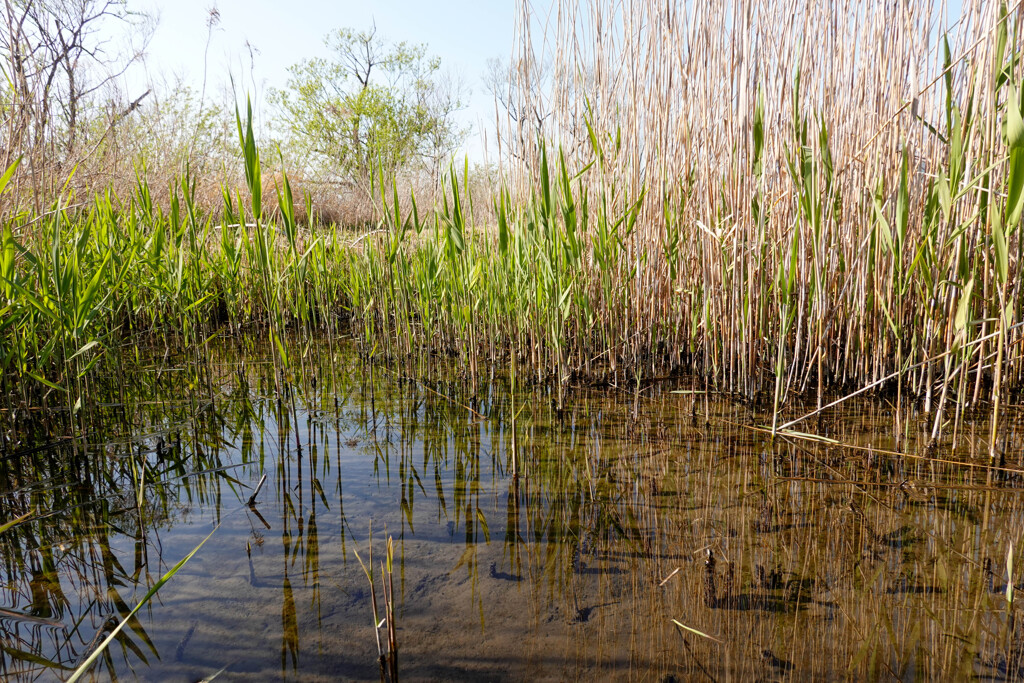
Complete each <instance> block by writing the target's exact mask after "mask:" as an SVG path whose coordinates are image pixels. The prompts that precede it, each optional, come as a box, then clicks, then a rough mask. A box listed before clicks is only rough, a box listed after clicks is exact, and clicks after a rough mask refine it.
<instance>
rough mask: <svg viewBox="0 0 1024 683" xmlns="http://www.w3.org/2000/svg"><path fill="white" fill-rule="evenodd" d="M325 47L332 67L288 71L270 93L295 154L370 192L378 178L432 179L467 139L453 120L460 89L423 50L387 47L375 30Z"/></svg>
mask: <svg viewBox="0 0 1024 683" xmlns="http://www.w3.org/2000/svg"><path fill="white" fill-rule="evenodd" d="M325 42H326V44H327V46H328V47H329V48H330V49H331V51H332V53H333V54H332V57H331V58H330V59H309V60H306V61H303V62H301V63H299V64H295V65H293V66H292V67H290V68H289V74H290V75H289V79H288V86H287V88H286V89H284V90H274V91H271V93H270V100H271V102H272V103H273V104H275V105H276V106H277V107H278V109H279V112H280V117H281V120H282V122H283V123H284V125H285V127H286V130H287V133H288V134H289V137H290V140H291V142H292V143H293V145H294V146H295V147H296V148H297V149H296V151H297V152H299V153H302V154H304V155H305V158H307V159H308V160H309V161H310V163H311V164H313V165H319V166H320V168H319V169H317V170H321V171H325V172H326V173H327V174H328V175H332V176H335V177H336V178H337V179H339V180H342V181H345V182H352V183H355V184H356V185H357V186H358V187H360V188H361V189H363V190H364V191H367V192H369V191H370V188H371V185H372V180H373V178H374V176H375V174H376V173H377V171H378V170H380V171H383V172H384V173H385V174H386V175H394V174H398V173H400V172H403V171H416V170H420V171H422V170H425V171H427V172H430V173H432V174H435V175H436V174H437V172H438V169H439V168H440V166H441V164H442V163H444V162H445V161H446V160H447V158H448V157H449V156H450V154H451V153H452V152H453V151H454V148H455V146H456V145H457V144H458V143H459V142H460V141H461V139H462V137H463V135H464V131H462V130H460V129H459V127H458V126H457V125H456V123H455V121H454V119H453V114H454V112H455V111H457V110H458V109H459V108H460V107H461V103H460V101H459V94H460V93H459V90H460V88H459V87H458V85H457V84H455V83H453V82H452V81H451V80H450V79H448V78H447V77H446V76H445V75H444V74H443V73H442V71H441V62H440V59H438V58H437V57H431V56H428V54H427V48H426V45H410V44H408V43H405V42H401V43H395V44H389V43H387V42H385V41H384V40H383V39H382V38H380V37H378V36H377V34H376V28H374V29H372V30H370V31H361V32H356V31H352V30H350V29H340V30H338V31H336V32H334V33H332V34H330V35H328V36H327V38H326V40H325Z"/></svg>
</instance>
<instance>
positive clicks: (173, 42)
mask: <svg viewBox="0 0 1024 683" xmlns="http://www.w3.org/2000/svg"><path fill="white" fill-rule="evenodd" d="M214 5H216V7H217V9H218V10H219V11H220V24H219V26H218V27H217V29H216V30H215V31H214V34H213V38H212V41H211V43H210V49H209V57H208V59H207V60H206V63H207V71H208V79H207V90H208V91H214V90H215V89H217V88H219V87H221V86H222V85H224V84H226V83H228V75H229V73H230V74H232V75H234V77H235V80H236V82H238V81H239V80H241V81H242V82H241V83H240V84H239V85H240V87H241V88H242V89H243V91H252V90H253V89H254V88H255V89H256V90H257V93H256V95H257V98H260V97H262V96H263V95H264V94H265V91H266V89H267V88H268V87H283V86H284V85H285V81H286V79H287V73H286V69H287V67H288V66H289V65H291V64H295V63H297V62H300V61H302V60H303V59H307V58H310V57H316V56H327V55H328V54H329V52H328V50H327V48H326V47H325V46H324V42H323V39H324V36H325V35H326V34H327V33H329V32H331V31H333V30H334V29H337V28H341V27H349V28H353V29H356V30H363V29H369V28H370V27H371V26H372V25H373V24H374V23H376V26H377V32H378V35H380V36H382V37H385V38H386V39H388V40H390V41H394V42H397V41H403V40H404V41H408V42H412V43H426V44H427V46H428V51H429V52H430V53H431V54H434V55H437V56H438V57H440V58H441V61H442V66H443V68H446V69H448V70H450V71H451V72H452V73H453V74H455V75H458V76H459V77H461V79H462V81H463V84H464V86H465V92H466V93H467V95H468V101H467V107H466V109H465V110H464V111H462V112H460V114H459V117H460V120H461V121H462V123H463V124H464V125H471V126H472V127H473V131H474V132H473V134H471V136H470V139H469V140H467V144H466V150H465V151H466V152H467V153H468V154H469V155H470V157H471V158H472V159H473V160H480V159H481V158H482V149H481V143H480V142H479V140H478V135H477V134H478V133H479V132H480V131H481V130H483V129H485V128H486V129H493V123H492V121H493V119H494V100H493V98H492V97H491V96H490V95H489V94H488V93H487V92H486V91H485V89H484V85H483V80H482V76H483V73H484V71H485V68H486V61H487V59H488V58H490V57H499V58H501V59H503V60H504V61H506V62H507V61H508V59H509V56H510V54H511V51H512V47H513V39H514V28H515V21H514V19H515V0H475V1H474V0H444V1H443V2H429V1H426V0H418V1H414V0H362V1H357V0H340V1H336V2H329V1H328V0H177V1H175V2H168V1H167V0H144V1H143V2H140V3H139V7H140V8H145V9H146V11H150V12H153V13H157V14H159V16H160V22H159V24H158V26H157V29H156V32H155V34H154V36H153V40H152V42H151V43H150V45H149V48H148V50H147V58H146V64H145V66H144V67H143V68H140V69H138V70H136V72H135V73H134V75H132V77H131V80H132V81H134V82H135V83H137V84H138V83H141V82H142V81H143V80H144V79H146V78H152V79H158V78H160V77H161V75H164V76H166V75H171V74H173V75H180V76H182V77H184V78H186V79H187V80H188V81H189V82H192V83H194V84H195V87H196V89H197V90H198V88H199V86H200V84H201V82H202V78H203V63H204V59H203V55H204V51H205V50H206V39H207V28H206V22H207V18H208V16H209V9H210V8H211V7H213V6H214ZM247 42H248V44H249V45H251V46H252V47H253V48H254V52H253V56H252V60H250V52H249V50H248V49H247V47H246V43H247ZM251 66H254V67H255V68H254V69H253V68H251ZM253 77H254V78H255V83H253V80H252V78H253ZM128 94H129V96H131V95H132V93H131V92H129V93H128ZM489 140H490V144H491V145H493V134H490V133H489ZM492 154H493V153H492Z"/></svg>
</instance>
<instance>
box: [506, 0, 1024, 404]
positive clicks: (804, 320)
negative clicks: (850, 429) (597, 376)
mask: <svg viewBox="0 0 1024 683" xmlns="http://www.w3.org/2000/svg"><path fill="white" fill-rule="evenodd" d="M520 7H521V13H520V19H519V22H518V32H519V41H518V47H517V49H516V51H515V53H514V55H513V62H512V69H511V74H510V86H509V93H508V98H509V99H510V100H511V101H512V102H513V106H511V107H509V108H508V113H509V116H508V117H507V120H503V119H500V120H499V126H500V128H501V130H502V131H503V135H502V138H501V145H502V153H503V155H504V158H506V159H507V160H508V161H509V162H510V163H509V166H508V175H507V180H508V182H509V185H510V187H511V188H512V192H513V195H514V197H515V199H514V200H513V201H514V202H518V203H523V202H526V201H528V200H527V197H529V196H532V195H534V194H535V193H536V189H537V187H538V184H541V185H543V181H542V180H540V181H539V180H538V179H540V178H541V177H542V175H543V174H544V173H545V172H546V171H547V167H548V165H549V164H548V159H546V157H547V153H546V148H547V150H549V149H550V148H551V146H552V145H555V144H557V145H558V146H559V148H560V149H561V150H562V151H563V153H564V155H565V158H566V164H567V166H568V167H569V168H570V169H571V170H576V171H578V172H580V173H581V177H580V182H579V185H580V191H579V193H578V194H580V195H582V194H583V193H584V192H589V193H590V196H591V197H594V196H595V195H596V194H598V193H599V194H600V196H602V198H603V199H606V198H607V193H608V191H609V188H614V189H616V190H618V197H617V199H618V202H613V205H614V206H616V208H617V210H618V211H619V213H620V214H622V213H625V207H626V206H628V202H629V201H631V200H636V199H639V198H641V197H643V201H642V203H641V206H640V207H639V210H638V216H637V226H638V227H637V229H636V230H635V231H634V232H633V233H631V235H630V238H629V239H627V240H626V241H625V242H624V243H623V247H622V258H623V264H624V265H626V267H628V268H635V269H636V272H635V273H632V282H631V283H630V286H625V284H624V283H621V281H620V284H621V286H620V290H619V291H620V294H621V296H622V297H623V298H622V301H621V302H619V304H618V306H617V308H616V312H615V315H616V316H617V317H618V318H619V319H620V320H622V321H627V322H628V325H629V327H630V330H631V332H632V335H633V338H634V339H633V341H632V343H631V344H630V346H631V347H632V348H633V349H635V351H634V352H633V353H631V354H628V355H632V356H636V355H639V354H641V353H643V352H649V351H651V350H653V349H655V348H659V345H661V344H665V345H666V346H667V347H668V348H670V349H687V350H689V351H690V352H691V353H692V359H693V362H694V364H695V365H696V366H697V367H698V368H699V369H700V370H701V371H702V372H704V373H706V374H708V375H710V376H712V377H714V378H715V379H716V380H718V381H719V382H721V383H722V384H723V385H724V386H727V387H729V388H732V389H734V390H737V391H741V392H743V393H745V394H747V395H755V394H757V393H758V392H759V391H763V390H766V389H767V390H769V391H772V392H773V393H774V394H775V395H776V397H781V396H784V395H785V394H786V393H787V391H788V390H789V389H791V388H796V389H799V390H811V391H814V392H816V394H817V396H818V400H819V405H820V403H821V400H822V395H823V393H824V391H825V389H826V387H828V386H829V385H830V384H840V385H845V384H851V385H863V384H867V383H870V382H873V381H876V380H878V379H879V378H881V377H883V376H885V375H887V374H889V373H890V372H892V371H893V370H900V369H910V368H912V369H913V370H912V371H908V372H906V373H901V374H900V375H899V377H898V380H897V382H896V385H897V386H896V388H897V391H906V392H913V393H914V394H917V395H920V396H922V397H924V398H925V399H926V400H927V401H928V404H929V406H930V407H932V406H935V405H936V404H939V405H942V404H944V403H945V402H946V401H948V400H949V399H950V398H954V397H955V398H958V399H961V402H963V403H966V402H968V401H971V400H977V399H978V398H979V397H981V396H983V395H984V392H985V390H986V389H990V390H991V394H988V395H991V396H993V397H998V396H999V395H1000V393H1001V392H1000V388H1001V387H1003V386H1004V385H1005V384H1006V383H1011V384H1013V385H1018V384H1019V382H1020V372H1021V367H1020V363H1019V362H1017V359H1019V353H1020V352H1019V342H1020V339H1021V330H1020V327H1018V324H1019V322H1020V321H1021V300H1022V290H1021V285H1020V282H1019V277H1018V273H1019V267H1020V266H1019V261H1020V253H1021V252H1020V250H1021V246H1020V245H1021V241H1020V234H1019V225H1020V218H1021V208H1022V199H1024V194H1022V190H1021V187H1022V185H1021V183H1022V182H1024V167H1022V164H1024V153H1022V149H1024V147H1022V142H1024V140H1022V138H1021V137H1020V134H1021V131H1022V129H1021V128H1020V123H1021V114H1020V108H1021V91H1022V88H1021V77H1022V73H1024V72H1022V70H1021V65H1020V61H1021V60H1020V45H1021V38H1020V18H1021V10H1020V3H1013V4H1012V5H1009V6H1008V5H1007V3H1005V2H993V1H983V0H978V1H973V2H972V1H970V0H968V1H967V2H964V3H963V13H962V15H961V16H960V17H959V18H954V21H953V22H947V20H946V18H945V15H946V5H945V3H944V2H929V3H896V4H892V3H867V4H864V3H857V2H840V3H806V2H798V1H784V2H775V3H759V2H754V1H752V0H737V1H736V2H731V3H718V4H707V3H704V4H692V3H683V2H669V3H660V2H648V1H646V0H636V1H632V2H623V3H619V2H591V3H581V2H575V1H573V0H566V1H564V2H560V3H557V5H556V6H555V7H554V8H553V9H552V10H551V12H550V13H549V14H543V13H539V12H538V11H536V10H535V9H534V6H533V5H532V4H531V3H525V2H524V3H521V5H520ZM947 23H951V25H949V26H947ZM591 203H592V204H594V203H595V202H591ZM591 237H592V238H591V240H589V243H590V245H591V249H590V250H589V251H590V253H591V254H592V256H591V257H590V258H589V259H585V260H588V261H590V263H591V264H593V265H592V267H591V268H590V269H588V270H590V271H591V272H592V273H593V274H592V275H590V276H589V277H588V278H587V279H589V280H591V281H597V280H599V279H600V277H601V274H603V273H604V272H606V268H605V267H604V265H603V264H601V265H598V263H600V259H599V258H597V251H598V248H597V246H596V245H595V243H596V242H597V239H596V235H593V233H592V235H591ZM992 332H998V334H996V335H994V336H992V337H989V336H988V335H990V334H991V333H992ZM982 338H986V341H983V342H979V343H978V344H974V345H971V346H970V347H968V346H967V345H968V344H970V342H972V341H974V340H979V339H982ZM609 348H611V345H609ZM951 348H959V349H963V352H961V353H958V354H953V355H952V356H945V357H943V360H937V361H929V359H934V358H937V357H939V356H940V354H942V353H943V352H945V351H947V350H949V349H951ZM968 348H969V351H968V350H967V349H968ZM1008 350H1010V353H1011V355H1012V356H1013V357H1009V356H1006V355H1005V354H1006V353H1007V352H1008ZM997 400H998V398H997Z"/></svg>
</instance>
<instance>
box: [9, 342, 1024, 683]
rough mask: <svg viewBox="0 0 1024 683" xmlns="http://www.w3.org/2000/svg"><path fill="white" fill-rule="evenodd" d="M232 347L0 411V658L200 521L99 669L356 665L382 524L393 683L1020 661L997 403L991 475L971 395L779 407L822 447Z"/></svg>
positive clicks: (1017, 482) (122, 598) (157, 563)
mask: <svg viewBox="0 0 1024 683" xmlns="http://www.w3.org/2000/svg"><path fill="white" fill-rule="evenodd" d="M261 353H262V352H261V351H260V349H258V348H256V349H254V348H245V349H238V348H233V347H232V345H231V344H227V345H225V347H223V348H220V349H218V350H216V351H209V352H203V353H202V354H200V353H199V352H194V353H191V354H189V353H186V354H183V355H180V356H177V357H175V356H173V355H171V354H165V353H164V350H163V348H162V347H161V348H159V349H154V350H153V353H152V357H151V358H150V359H149V360H145V359H142V360H140V361H139V363H138V366H137V367H136V368H135V369H130V370H125V372H124V373H123V374H122V375H120V376H119V377H117V378H116V381H115V380H114V378H112V379H111V382H110V388H109V396H108V400H107V402H106V403H103V404H100V405H97V406H95V407H93V408H92V409H89V410H88V411H87V413H88V416H87V417H83V418H81V419H80V422H79V425H80V429H81V430H83V431H82V433H84V437H83V438H80V439H54V438H53V437H52V436H51V435H52V434H54V433H60V426H61V425H62V424H64V423H65V422H66V419H67V415H66V414H63V415H62V414H60V412H59V411H56V412H52V413H51V414H49V415H43V413H42V411H35V412H29V413H25V414H24V415H23V416H22V417H20V418H19V417H17V416H15V418H14V419H11V416H10V415H7V416H6V417H7V418H8V427H7V429H8V432H7V434H8V439H9V442H10V443H11V444H12V446H11V447H10V448H9V450H8V452H7V454H6V455H5V457H4V458H3V459H2V461H0V523H2V522H6V521H9V520H13V519H16V518H19V517H21V516H23V515H26V514H28V517H27V518H26V519H25V521H23V522H21V523H19V524H17V525H16V526H13V527H12V528H10V529H8V530H7V531H4V532H3V533H2V534H0V553H2V561H3V579H2V580H3V583H2V587H3V591H2V594H0V646H2V649H3V658H2V671H0V674H2V675H3V676H5V677H6V678H8V679H10V680H33V681H34V680H53V679H54V677H55V675H56V676H58V677H61V678H66V677H67V676H68V675H70V672H71V670H73V668H74V667H75V665H76V664H77V663H78V662H80V661H81V660H82V659H83V658H84V656H86V655H87V654H88V652H89V651H91V649H92V648H94V647H95V644H96V643H98V642H99V641H100V640H102V639H103V637H105V636H106V634H107V633H108V632H109V630H110V628H112V627H113V626H114V625H116V624H117V623H118V622H119V621H120V620H121V619H122V618H123V616H124V615H125V614H127V613H128V611H129V610H130V609H131V608H132V607H134V606H135V605H136V604H137V603H138V602H139V601H140V600H141V599H142V597H143V596H144V595H145V594H146V592H147V590H148V589H149V588H150V587H151V586H152V585H153V584H154V583H155V582H156V581H157V580H158V579H159V578H160V577H161V576H162V575H163V574H164V573H165V572H167V571H168V570H169V569H170V568H171V567H172V566H173V565H174V564H175V563H176V562H178V561H179V560H180V559H181V558H183V557H185V556H186V555H187V554H188V553H189V552H191V551H192V550H193V549H194V548H195V547H196V546H197V545H199V544H200V542H201V541H202V540H203V539H204V538H205V537H207V536H208V535H209V536H210V538H209V541H208V542H207V543H206V544H205V545H203V547H202V548H201V549H200V550H199V552H197V553H196V554H195V556H194V557H193V558H192V559H191V560H190V561H189V562H188V563H187V564H185V565H184V567H183V568H182V569H181V570H180V571H179V572H178V574H177V575H176V576H174V577H173V578H172V579H171V580H170V581H169V582H168V583H167V584H166V585H164V586H163V588H161V589H160V591H159V592H158V593H157V595H156V597H155V598H154V599H153V600H152V601H151V602H150V603H149V604H148V605H147V606H146V607H145V608H144V609H143V610H142V611H141V612H140V613H139V614H138V616H137V617H136V618H135V619H133V620H132V621H131V622H130V624H129V628H126V629H125V630H124V631H122V633H121V634H120V636H119V637H118V639H117V641H116V642H115V643H114V644H112V645H111V647H110V648H109V649H108V650H107V653H106V655H105V657H104V659H103V660H102V661H101V662H100V663H99V664H98V665H97V666H96V667H95V668H94V669H93V672H92V675H93V676H94V678H95V679H96V680H107V679H111V678H116V679H119V680H122V679H123V680H136V679H138V680H152V681H199V680H202V679H204V678H207V677H211V676H214V675H216V678H215V679H214V680H218V681H231V680H239V681H240V680H277V679H289V680H339V679H345V680H348V679H352V680H380V668H379V665H378V644H377V638H376V636H375V633H374V616H373V606H372V597H373V596H372V595H371V588H370V585H371V584H370V582H369V581H368V579H367V576H366V574H365V572H364V570H363V568H362V566H361V562H360V560H362V562H367V561H368V560H369V558H370V553H371V549H372V553H373V567H374V581H375V584H374V586H375V588H374V592H375V593H376V598H377V600H378V602H379V603H380V604H379V605H378V610H379V612H380V616H381V617H382V616H383V593H382V588H381V583H380V581H381V574H382V567H381V565H380V562H381V561H382V560H383V559H384V555H385V545H386V539H387V537H388V536H390V537H391V538H392V539H393V541H394V564H393V574H392V581H393V585H394V595H395V611H396V621H397V630H396V634H397V640H398V646H399V650H398V668H399V673H400V677H401V678H403V679H405V680H496V681H498V680H566V679H569V680H580V679H586V680H598V679H602V680H614V679H622V680H653V681H669V680H702V679H703V680H712V679H713V680H719V679H749V680H754V679H758V680H805V679H857V680H863V679H878V680H891V679H892V678H900V679H904V680H911V679H923V680H928V679H931V680H949V679H963V678H971V677H979V678H982V679H985V680H1012V679H1015V678H1018V677H1020V676H1022V675H1024V657H1022V654H1024V650H1022V640H1021V626H1020V625H1019V624H1018V623H1017V622H1018V621H1019V619H1014V618H1013V614H1014V612H1015V610H1016V609H1017V607H1018V606H1017V605H1016V604H1015V603H1014V604H1011V603H1010V602H1008V600H1007V590H1006V585H1007V576H1008V562H1007V558H1008V556H1009V557H1012V558H1013V559H1014V562H1013V569H1012V572H1013V575H1012V578H1011V585H1012V584H1013V583H1014V582H1020V581H1021V570H1020V568H1021V565H1022V564H1024V562H1022V557H1021V553H1020V546H1021V536H1022V532H1024V524H1022V522H1024V520H1022V510H1024V504H1022V499H1021V493H1022V488H1024V478H1022V476H1021V474H1020V473H1019V472H1017V471H1016V470H1017V469H1019V468H1020V457H1021V447H1022V432H1021V426H1022V421H1021V413H1020V409H1019V408H1013V409H1011V413H1010V415H1009V419H1008V420H1007V424H1006V430H1005V434H1004V437H1003V444H1004V451H1005V453H1006V462H1005V463H1004V465H1005V467H1004V468H1003V469H990V468H988V467H986V466H984V465H987V457H982V456H983V455H987V447H986V445H985V444H986V439H987V436H988V422H987V419H986V415H985V413H984V410H982V411H980V412H979V414H978V415H977V416H975V419H974V420H973V421H970V420H969V421H968V422H967V423H966V424H964V425H963V426H962V427H961V429H960V430H959V431H958V432H957V434H956V435H955V437H954V435H952V434H948V435H947V436H946V437H945V440H944V441H943V442H942V443H941V444H939V446H938V448H936V449H934V450H932V451H928V452H926V450H925V446H924V444H925V441H926V438H927V428H928V427H930V425H931V420H933V419H934V417H933V416H926V415H920V416H918V415H916V414H914V413H913V412H910V413H908V414H906V415H905V416H903V417H902V418H901V420H900V425H899V427H898V429H899V434H900V438H899V439H897V438H896V433H897V432H896V429H897V427H896V426H895V425H894V409H893V407H892V406H891V405H890V404H888V403H886V402H885V401H884V400H882V399H875V400H872V401H868V402H861V403H858V404H854V405H846V406H845V407H844V408H843V409H842V410H841V411H839V412H834V413H829V414H828V415H827V416H826V417H825V419H823V420H822V421H814V422H810V423H807V424H805V425H802V428H804V429H807V430H808V431H814V432H816V433H818V434H823V435H825V436H827V437H828V438H830V439H834V440H836V441H838V442H841V444H842V445H840V444H837V443H831V442H820V441H808V440H801V439H792V438H777V439H775V441H774V442H772V440H771V439H770V438H769V436H768V435H767V434H765V433H764V432H762V431H758V430H756V429H751V427H756V426H757V425H763V424H766V423H769V422H770V415H769V414H767V413H766V412H762V411H759V410H757V409H756V408H755V407H752V406H750V405H749V404H746V403H743V402H740V401H738V400H735V399H733V398H731V397H729V396H724V395H714V394H703V393H700V392H694V391H693V385H692V383H690V382H689V381H686V380H678V381H676V380H673V381H669V382H660V383H657V384H655V385H652V386H645V387H644V388H643V391H642V392H641V393H640V394H636V393H635V389H636V387H633V390H632V392H630V391H626V392H619V391H616V390H614V389H608V388H600V389H597V388H595V389H578V390H575V391H574V392H572V393H571V394H570V396H569V397H568V399H567V400H566V402H565V404H564V408H562V409H559V408H558V406H557V405H556V403H555V401H554V400H553V396H552V395H551V394H550V393H548V392H547V391H545V390H544V389H542V388H537V387H530V388H525V389H524V388H522V387H520V389H518V390H517V391H516V392H512V391H511V390H510V386H509V384H508V382H507V381H505V380H504V379H502V378H495V379H494V380H493V382H492V383H490V384H489V385H488V386H486V387H485V388H482V389H480V388H478V389H477V390H476V391H475V392H474V391H470V390H469V389H468V388H467V387H466V385H465V383H464V382H463V381H462V380H460V379H458V372H457V371H449V372H445V371H441V370H438V369H437V368H434V369H432V370H431V371H430V372H429V373H427V374H429V375H430V376H432V377H433V379H430V380H418V379H411V377H413V376H422V374H418V372H419V373H421V372H422V368H421V369H420V370H419V371H417V372H413V371H412V370H410V371H408V373H405V372H402V371H399V370H397V369H396V368H394V367H391V366H381V365H373V364H368V363H365V362H364V361H363V360H361V359H360V358H359V356H358V355H357V354H356V353H355V352H354V349H352V348H350V347H348V346H346V345H344V344H343V343H338V344H336V345H326V344H325V345H319V346H317V345H314V346H311V347H308V348H305V349H303V350H302V354H301V361H298V360H296V361H295V368H293V370H292V371H291V372H288V373H284V374H276V373H275V371H274V370H273V367H274V366H273V364H272V361H271V357H270V356H269V355H262V356H261ZM299 355H300V354H299V353H296V357H299ZM275 375H276V376H275ZM437 377H440V378H441V379H437ZM99 389H102V388H99ZM679 392H682V393H679ZM793 410H794V413H795V414H796V413H798V410H799V409H798V408H797V407H794V409H793ZM851 446H852V447H856V448H851ZM887 450H900V451H902V452H903V453H904V454H906V455H904V456H896V455H889V454H887V453H886V452H885V451H887ZM915 456H916V457H915ZM515 474H518V476H515ZM263 475H266V481H265V483H264V485H263V487H262V488H261V489H260V490H259V492H258V494H256V496H255V500H254V504H253V505H251V506H249V505H247V502H248V501H249V499H250V497H251V496H253V493H254V491H255V490H256V488H257V486H258V483H259V481H260V480H261V478H262V477H263ZM211 532H212V535H211ZM371 535H372V541H371ZM1022 588H1024V586H1022ZM386 632H387V628H386V627H382V628H381V630H380V634H381V639H382V643H386V634H387V633H386Z"/></svg>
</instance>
